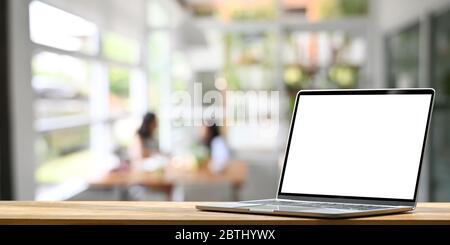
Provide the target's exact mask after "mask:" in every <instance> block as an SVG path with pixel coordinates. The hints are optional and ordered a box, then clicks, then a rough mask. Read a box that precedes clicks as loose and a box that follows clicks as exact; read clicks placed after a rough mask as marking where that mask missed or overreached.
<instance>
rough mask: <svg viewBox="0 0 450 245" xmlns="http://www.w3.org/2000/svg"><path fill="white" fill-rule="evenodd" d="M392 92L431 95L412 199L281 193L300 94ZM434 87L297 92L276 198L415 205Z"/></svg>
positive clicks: (376, 93) (386, 93)
mask: <svg viewBox="0 0 450 245" xmlns="http://www.w3.org/2000/svg"><path fill="white" fill-rule="evenodd" d="M394 94H428V95H431V100H430V105H429V109H428V118H427V123H426V128H425V133H424V138H423V144H422V152H421V156H420V163H419V169H418V173H417V180H416V186H415V190H414V198H413V199H392V198H372V197H356V196H334V195H313V194H295V193H282V192H281V189H282V186H283V180H284V173H285V170H286V165H287V159H288V155H289V148H290V144H291V138H292V133H293V131H294V125H295V119H296V115H297V111H298V110H297V108H298V102H299V99H300V96H302V95H394ZM434 94H435V91H434V89H431V88H424V89H348V90H302V91H300V92H298V93H297V97H296V99H295V107H294V113H293V115H292V120H291V127H290V130H289V137H288V142H287V146H286V153H285V156H284V163H283V169H282V172H281V176H280V181H279V185H278V193H277V198H278V199H294V200H304V201H323V202H329V201H332V202H344V203H345V202H348V203H361V204H366V203H367V204H379V205H398V206H415V205H416V200H417V190H418V186H419V179H420V172H421V169H422V165H423V164H422V163H423V157H424V152H425V145H426V139H427V136H428V130H429V128H430V121H431V114H432V110H433V104H434V97H435V96H434Z"/></svg>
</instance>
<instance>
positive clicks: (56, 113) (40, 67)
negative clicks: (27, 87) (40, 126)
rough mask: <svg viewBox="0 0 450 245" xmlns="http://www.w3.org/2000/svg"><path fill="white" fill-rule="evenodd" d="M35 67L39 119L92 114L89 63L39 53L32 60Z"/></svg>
mask: <svg viewBox="0 0 450 245" xmlns="http://www.w3.org/2000/svg"><path fill="white" fill-rule="evenodd" d="M32 68H33V80H32V86H33V90H34V92H35V112H36V118H37V119H45V118H54V117H62V116H71V115H79V116H88V115H89V96H90V95H89V94H90V88H89V86H90V80H91V78H90V72H91V67H90V64H89V62H86V61H84V60H80V59H76V58H73V57H70V56H67V55H59V54H55V53H49V52H39V53H37V54H36V55H35V56H34V57H33V61H32Z"/></svg>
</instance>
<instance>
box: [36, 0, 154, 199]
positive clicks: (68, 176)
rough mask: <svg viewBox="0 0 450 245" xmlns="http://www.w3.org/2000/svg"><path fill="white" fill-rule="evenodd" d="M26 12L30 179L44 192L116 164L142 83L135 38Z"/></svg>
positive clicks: (60, 16) (65, 16)
mask: <svg viewBox="0 0 450 245" xmlns="http://www.w3.org/2000/svg"><path fill="white" fill-rule="evenodd" d="M29 13H30V36H31V41H32V46H33V48H34V52H33V53H34V55H33V58H32V70H33V76H32V81H31V83H32V88H33V91H34V109H35V123H34V125H35V130H36V136H37V137H36V140H35V155H36V159H37V169H36V173H35V178H36V182H37V183H38V188H37V189H38V190H39V191H40V190H43V191H45V188H42V187H46V186H54V185H59V184H63V183H64V182H68V181H71V180H73V179H81V180H84V181H86V180H87V179H88V178H89V177H90V176H91V175H93V174H96V173H97V174H98V172H99V171H105V169H109V168H111V167H113V166H115V165H116V164H117V163H118V161H119V160H120V158H119V157H120V156H119V154H118V152H117V149H118V148H120V147H125V146H126V145H127V143H129V141H130V139H131V137H132V136H133V135H134V133H135V130H133V128H136V127H137V126H138V125H137V124H138V120H136V119H137V118H139V119H140V117H141V114H142V113H143V112H144V111H145V110H146V109H147V101H148V100H147V98H146V91H147V83H146V77H145V76H146V75H145V73H144V70H145V69H144V67H142V62H141V61H140V52H141V49H140V43H139V42H138V41H137V40H135V38H131V37H129V36H126V35H123V34H121V33H118V32H115V31H109V30H103V29H101V28H99V27H98V26H97V25H96V24H95V23H93V22H90V21H87V20H85V19H83V18H82V17H80V16H77V15H74V14H72V13H69V12H66V11H63V10H61V9H58V8H55V7H53V6H50V5H48V4H45V3H42V2H40V1H32V2H31V3H30V5H29ZM144 24H145V23H142V25H144ZM68 26H70V28H67V27H68ZM100 37H101V39H100ZM100 44H101V45H100ZM100 47H101V49H100ZM38 195H39V193H38ZM63 196H64V195H61V197H63Z"/></svg>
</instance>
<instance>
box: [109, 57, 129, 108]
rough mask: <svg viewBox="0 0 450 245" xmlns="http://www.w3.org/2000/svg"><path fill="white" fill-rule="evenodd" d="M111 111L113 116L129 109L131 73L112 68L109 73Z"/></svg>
mask: <svg viewBox="0 0 450 245" xmlns="http://www.w3.org/2000/svg"><path fill="white" fill-rule="evenodd" d="M108 80H109V111H110V113H111V114H112V115H114V114H118V113H121V112H125V111H127V110H128V107H129V97H130V86H129V85H130V71H129V70H127V69H125V68H121V67H117V66H111V67H110V68H109V71H108Z"/></svg>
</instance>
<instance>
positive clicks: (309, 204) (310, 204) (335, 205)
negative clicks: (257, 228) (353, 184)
mask: <svg viewBox="0 0 450 245" xmlns="http://www.w3.org/2000/svg"><path fill="white" fill-rule="evenodd" d="M250 203H257V204H263V205H282V206H294V207H308V208H333V209H346V210H377V209H386V208H389V207H388V206H377V205H362V204H347V203H330V202H291V201H277V200H262V201H255V202H250Z"/></svg>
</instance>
